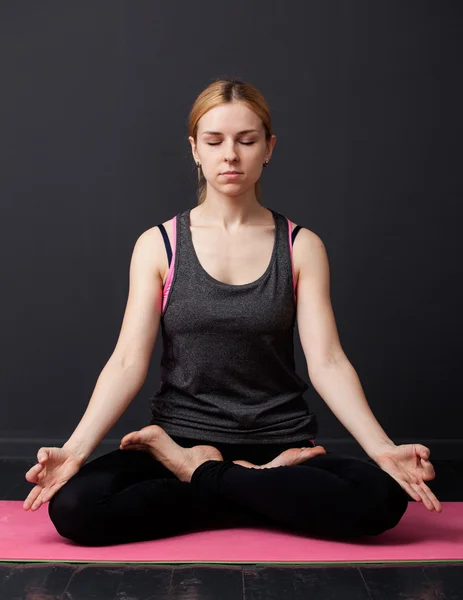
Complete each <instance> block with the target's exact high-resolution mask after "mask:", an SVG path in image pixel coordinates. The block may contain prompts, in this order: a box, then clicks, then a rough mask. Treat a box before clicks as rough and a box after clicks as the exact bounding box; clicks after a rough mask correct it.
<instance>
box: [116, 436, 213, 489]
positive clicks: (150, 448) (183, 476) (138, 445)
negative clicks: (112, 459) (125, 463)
mask: <svg viewBox="0 0 463 600" xmlns="http://www.w3.org/2000/svg"><path fill="white" fill-rule="evenodd" d="M120 449H121V450H144V451H146V452H149V453H150V454H151V455H152V456H153V457H154V458H155V459H156V460H158V461H159V462H161V463H162V464H163V465H164V466H165V467H166V468H167V469H169V471H172V473H173V474H174V475H175V476H176V477H178V478H179V479H180V481H186V482H187V483H190V481H191V476H192V475H193V472H194V471H195V469H196V468H197V467H199V465H202V464H203V463H204V462H206V461H207V460H218V461H223V456H222V454H221V453H220V451H219V450H217V448H214V446H193V447H192V448H183V447H182V446H179V445H178V444H177V443H176V442H174V440H173V439H172V438H171V437H170V435H169V434H168V433H166V432H165V431H164V429H162V427H159V425H148V426H147V427H143V429H140V431H133V432H132V433H128V434H127V435H125V436H124V437H123V438H122V440H121V445H120Z"/></svg>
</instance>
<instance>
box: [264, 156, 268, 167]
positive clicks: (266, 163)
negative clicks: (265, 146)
mask: <svg viewBox="0 0 463 600" xmlns="http://www.w3.org/2000/svg"><path fill="white" fill-rule="evenodd" d="M267 165H268V158H267V160H266V161H265V162H264V167H266V166H267Z"/></svg>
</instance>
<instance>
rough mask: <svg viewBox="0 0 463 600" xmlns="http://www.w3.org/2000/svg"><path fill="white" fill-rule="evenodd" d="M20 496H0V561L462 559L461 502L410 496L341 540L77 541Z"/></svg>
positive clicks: (226, 535)
mask: <svg viewBox="0 0 463 600" xmlns="http://www.w3.org/2000/svg"><path fill="white" fill-rule="evenodd" d="M22 504H23V502H22V501H6V500H5V501H0V562H5V561H15V562H16V561H18V562H29V561H34V562H96V563H99V562H104V563H145V564H153V563H155V564H160V563H214V564H217V563H218V564H229V563H265V564H268V563H271V564H288V563H290V564H322V563H323V564H327V563H337V564H339V563H345V564H353V563H377V562H381V563H394V562H439V561H445V562H450V561H452V562H461V561H463V502H442V503H441V504H442V512H441V513H436V512H429V511H428V510H427V509H426V508H425V507H424V506H423V505H422V504H421V503H418V502H410V503H409V505H408V508H407V512H406V513H405V515H404V516H403V518H402V520H401V521H400V523H399V524H398V525H397V526H396V527H395V528H394V529H392V530H389V531H386V532H385V533H383V534H381V535H379V536H374V537H363V538H362V539H361V540H356V541H349V542H345V541H343V542H341V541H327V540H323V539H317V538H310V537H306V536H301V535H294V534H291V533H286V532H282V531H280V530H278V529H263V528H260V527H259V528H251V527H246V528H233V529H221V530H214V531H202V532H196V533H189V534H183V535H177V536H175V537H170V538H164V539H158V540H152V541H146V542H137V543H132V544H119V545H115V546H100V547H86V546H79V545H78V544H75V543H74V542H71V541H70V540H67V539H65V538H62V537H61V536H60V535H59V534H58V533H57V532H56V529H55V528H54V526H53V523H52V522H51V521H50V518H49V516H48V510H47V505H45V506H42V507H41V508H40V509H39V510H38V511H36V512H30V511H28V512H26V511H24V509H23V508H22Z"/></svg>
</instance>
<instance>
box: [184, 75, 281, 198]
mask: <svg viewBox="0 0 463 600" xmlns="http://www.w3.org/2000/svg"><path fill="white" fill-rule="evenodd" d="M233 100H240V101H242V102H245V103H246V104H247V105H248V107H249V108H250V109H251V110H253V111H254V112H255V113H256V114H257V116H258V117H260V118H261V120H262V124H263V126H264V130H265V138H266V140H267V141H268V140H270V138H271V136H272V123H271V117H270V109H269V106H268V104H267V101H266V100H265V98H264V97H263V95H262V94H261V93H260V92H259V90H258V89H257V88H255V87H254V86H252V85H250V84H249V83H244V82H243V81H239V80H237V79H216V80H215V81H214V82H213V83H211V84H210V85H209V86H208V87H207V88H206V89H204V90H203V91H202V92H201V93H200V94H199V96H198V97H197V98H196V100H195V102H194V104H193V106H192V108H191V110H190V113H189V115H188V132H189V133H188V135H189V136H191V137H192V138H193V139H194V140H195V143H197V134H198V121H199V119H200V118H201V117H202V116H203V115H204V114H205V113H206V112H207V111H209V110H211V108H214V107H215V106H219V105H220V104H227V103H229V102H232V101H233ZM206 189H207V184H206V180H205V179H204V177H203V178H202V179H201V180H200V182H199V183H198V190H197V193H196V195H197V199H198V206H199V205H200V204H202V203H203V202H204V200H205V199H206ZM255 193H256V198H257V199H258V200H259V197H260V193H261V187H260V180H258V181H256V184H255Z"/></svg>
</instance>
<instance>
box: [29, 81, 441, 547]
mask: <svg viewBox="0 0 463 600" xmlns="http://www.w3.org/2000/svg"><path fill="white" fill-rule="evenodd" d="M189 127H190V137H189V141H190V143H191V148H192V154H193V157H194V160H195V162H196V163H197V166H198V180H199V191H198V200H199V202H198V206H197V207H195V208H194V209H189V210H185V211H183V212H182V213H180V214H178V215H176V216H175V217H174V218H173V219H171V220H170V221H167V222H165V223H163V224H162V225H159V226H156V227H153V228H151V229H149V230H147V231H146V232H144V233H143V234H142V235H141V236H140V237H139V239H138V240H137V243H136V245H135V248H134V251H133V256H132V261H131V267H130V291H129V297H128V302H127V307H126V311H125V315H124V320H123V323H122V328H121V333H120V336H119V339H118V342H117V345H116V348H115V350H114V352H113V354H112V356H111V358H110V359H109V361H108V363H107V364H106V366H105V367H104V369H103V371H102V373H101V374H100V376H99V378H98V381H97V384H96V387H95V390H94V392H93V395H92V397H91V399H90V402H89V406H88V408H87V410H86V412H85V414H84V416H83V417H82V420H81V422H80V423H79V425H78V426H77V428H76V430H75V431H74V433H73V434H72V436H71V437H70V439H69V440H68V441H67V442H66V443H65V444H64V446H63V447H62V448H40V450H39V451H38V455H37V458H38V463H37V464H36V465H34V466H33V467H32V468H31V469H30V470H29V471H28V472H27V473H26V479H27V480H28V481H30V482H33V483H36V486H35V487H34V488H33V489H32V491H31V492H30V494H29V496H28V497H27V499H26V500H25V502H24V508H25V510H28V509H29V508H32V510H37V509H38V508H39V507H40V506H41V505H42V504H43V503H45V502H47V501H50V504H49V515H50V518H51V520H52V521H53V523H54V525H55V527H56V529H57V531H58V532H59V533H60V534H61V535H62V536H64V537H66V538H69V539H72V540H74V541H76V542H78V543H81V544H86V545H91V544H98V545H103V544H111V543H122V542H130V541H138V540H147V539H154V538H159V537H164V536H170V535H173V534H178V533H184V532H191V531H194V530H201V529H205V528H219V527H230V526H240V525H241V526H244V525H254V526H256V525H263V526H276V527H281V528H284V529H287V530H290V531H294V532H296V533H303V534H306V535H311V536H328V537H335V538H341V537H352V536H361V535H378V534H380V533H382V532H384V531H386V530H388V529H390V528H392V527H394V526H395V525H396V524H397V523H398V522H399V521H400V519H401V518H402V516H403V514H404V512H405V511H406V509H407V503H408V496H407V493H408V495H410V496H411V497H412V498H413V499H415V500H417V501H422V502H423V503H424V505H425V506H426V508H427V509H429V510H436V511H438V512H440V511H441V505H440V503H439V501H438V500H437V498H436V497H435V496H434V494H433V493H432V492H431V490H430V489H429V487H428V486H427V485H426V484H425V483H424V481H427V480H430V479H433V478H434V477H435V473H434V469H433V467H432V465H431V463H430V462H429V460H428V458H429V454H430V452H429V449H428V448H426V447H425V446H422V445H421V444H409V445H402V446H396V445H395V444H394V443H393V442H392V441H391V440H390V439H389V438H388V437H387V435H386V433H385V432H384V431H383V430H382V428H381V427H380V425H379V424H378V422H377V421H376V420H375V418H374V416H373V415H372V413H371V411H370V410H369V407H368V405H367V403H366V400H365V398H364V396H363V393H362V388H361V385H360V383H359V381H358V378H357V375H356V373H355V371H354V370H353V367H352V365H351V364H350V363H349V361H348V360H347V357H346V356H345V354H344V352H343V350H342V348H341V344H340V341H339V338H338V334H337V329H336V325H335V321H334V316H333V312H332V308H331V303H330V298H329V273H328V270H329V268H328V261H327V256H326V252H325V249H324V246H323V243H322V241H321V240H320V238H319V237H318V236H317V235H316V234H314V233H313V232H311V231H310V230H308V229H306V228H303V227H300V226H296V225H295V224H294V223H292V222H291V221H289V219H287V218H286V217H284V216H283V215H281V214H280V213H277V212H275V211H272V210H268V209H267V208H264V207H263V206H262V205H261V204H260V203H259V201H258V197H259V192H260V187H259V178H260V176H261V172H262V168H263V166H266V165H267V164H268V162H269V160H270V157H271V155H272V151H273V148H274V146H275V142H276V137H275V135H273V134H272V129H271V121H270V114H269V110H268V106H267V103H266V101H265V99H264V98H263V97H262V95H261V94H260V93H259V91H258V90H257V89H256V88H254V87H253V86H251V85H248V84H245V83H243V82H239V81H236V80H218V81H215V82H214V83H212V84H211V85H210V86H208V87H207V88H206V89H205V90H204V91H203V92H202V93H201V94H200V96H199V97H198V98H197V100H196V102H195V104H194V106H193V108H192V110H191V113H190V123H189ZM201 168H202V171H203V174H204V180H201V179H200V171H201ZM229 172H233V173H229ZM204 181H205V183H204ZM296 234H297V241H296ZM293 243H294V247H293ZM296 316H297V321H298V330H299V332H300V337H301V343H302V346H303V350H304V354H305V357H306V360H307V366H308V372H309V376H310V379H311V381H312V383H313V384H314V386H315V388H316V389H317V391H318V392H319V393H320V395H321V396H322V398H323V399H324V400H325V401H326V402H327V403H328V404H329V406H330V408H331V409H332V410H333V412H334V413H335V414H336V416H337V417H338V418H339V419H340V420H341V422H342V423H343V424H344V425H345V426H346V427H347V429H348V430H349V431H350V432H351V433H352V435H354V437H355V438H356V439H357V441H359V443H360V444H361V445H362V447H363V448H364V449H365V451H366V452H367V454H368V455H369V456H370V458H372V459H373V460H374V461H375V463H376V464H373V462H369V461H366V460H360V459H356V458H353V457H348V456H343V455H339V454H335V453H332V452H326V450H325V449H324V448H323V447H322V446H315V444H314V438H315V435H316V432H317V423H316V418H315V415H314V414H313V413H311V412H310V411H309V409H308V407H307V404H306V403H305V401H304V400H303V398H302V394H303V392H305V391H306V390H307V389H308V385H307V384H306V383H305V382H304V380H303V379H301V378H300V377H299V376H298V375H297V374H296V373H295V370H294V356H293V331H294V325H295V321H296ZM160 323H161V325H162V336H163V355H162V361H161V385H160V387H159V389H158V391H157V392H156V394H155V395H154V397H153V399H152V403H151V404H152V406H151V421H150V424H149V425H148V426H146V427H144V428H143V429H141V430H140V431H135V432H132V433H129V434H127V435H126V436H124V438H123V439H122V441H121V445H120V448H119V449H117V450H114V451H113V452H109V453H107V454H105V455H103V456H101V457H99V458H97V459H94V460H92V461H90V462H88V463H86V464H84V463H85V461H86V460H87V458H88V457H89V456H90V454H91V453H92V452H93V450H94V449H95V448H96V447H97V445H98V444H99V443H100V441H101V440H102V439H103V437H104V436H105V435H106V433H107V432H108V431H109V430H110V428H111V427H112V426H113V425H114V424H115V423H116V421H117V420H118V419H119V417H120V416H121V415H122V414H123V412H124V410H125V409H126V408H127V406H128V405H129V403H130V402H131V400H132V399H133V397H134V396H135V395H136V393H137V392H138V390H139V389H140V388H141V386H142V385H143V382H144V381H145V378H146V374H147V370H148V365H149V361H150V356H151V351H152V348H153V346H154V343H155V341H156V338H157V333H158V327H159V324H160Z"/></svg>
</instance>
